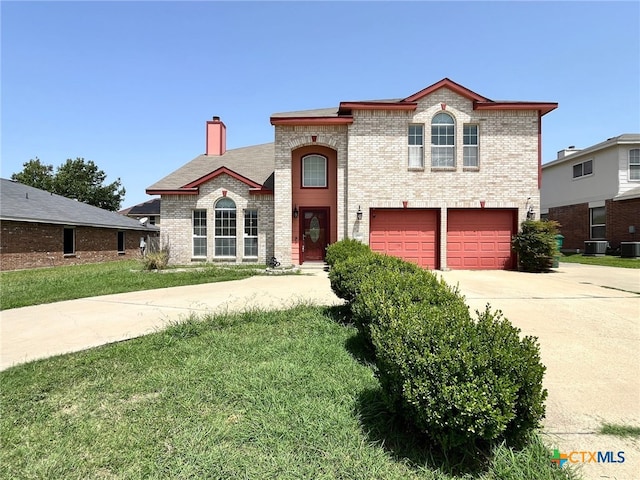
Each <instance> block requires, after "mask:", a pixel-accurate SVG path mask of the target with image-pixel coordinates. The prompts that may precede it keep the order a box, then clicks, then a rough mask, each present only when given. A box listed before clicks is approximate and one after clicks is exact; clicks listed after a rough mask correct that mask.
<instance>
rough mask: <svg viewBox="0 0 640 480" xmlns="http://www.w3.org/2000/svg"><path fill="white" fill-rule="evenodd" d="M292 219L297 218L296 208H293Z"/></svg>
mask: <svg viewBox="0 0 640 480" xmlns="http://www.w3.org/2000/svg"><path fill="white" fill-rule="evenodd" d="M293 218H298V206H297V205H296V206H295V207H293Z"/></svg>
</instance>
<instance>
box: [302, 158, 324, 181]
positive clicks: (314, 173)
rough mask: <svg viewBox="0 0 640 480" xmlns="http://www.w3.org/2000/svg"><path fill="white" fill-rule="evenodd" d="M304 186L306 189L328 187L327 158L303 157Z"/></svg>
mask: <svg viewBox="0 0 640 480" xmlns="http://www.w3.org/2000/svg"><path fill="white" fill-rule="evenodd" d="M302 186H303V187H305V188H326V187H327V158H326V157H323V156H322V155H307V156H305V157H302Z"/></svg>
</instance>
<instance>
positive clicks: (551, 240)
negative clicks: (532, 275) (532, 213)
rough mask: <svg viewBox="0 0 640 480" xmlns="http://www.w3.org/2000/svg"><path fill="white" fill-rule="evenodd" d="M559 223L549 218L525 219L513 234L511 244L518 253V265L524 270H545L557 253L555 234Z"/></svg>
mask: <svg viewBox="0 0 640 480" xmlns="http://www.w3.org/2000/svg"><path fill="white" fill-rule="evenodd" d="M559 227H560V224H559V223H558V222H555V221H551V220H526V221H524V222H522V224H521V225H520V231H519V232H518V233H517V234H516V235H514V236H513V238H512V240H511V245H512V246H513V249H514V251H515V252H516V253H517V254H518V266H519V268H520V269H521V270H524V271H525V272H546V271H549V270H550V269H551V267H552V265H553V257H554V256H556V255H559V254H560V252H559V251H558V244H557V241H556V235H558V233H559Z"/></svg>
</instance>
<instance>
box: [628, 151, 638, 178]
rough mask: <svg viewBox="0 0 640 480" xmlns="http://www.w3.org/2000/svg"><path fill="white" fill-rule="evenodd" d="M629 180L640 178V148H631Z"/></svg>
mask: <svg viewBox="0 0 640 480" xmlns="http://www.w3.org/2000/svg"><path fill="white" fill-rule="evenodd" d="M629 180H640V148H634V149H632V150H629Z"/></svg>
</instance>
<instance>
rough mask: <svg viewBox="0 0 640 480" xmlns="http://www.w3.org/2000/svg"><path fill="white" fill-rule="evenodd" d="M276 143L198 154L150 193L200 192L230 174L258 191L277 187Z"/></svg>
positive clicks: (155, 184)
mask: <svg viewBox="0 0 640 480" xmlns="http://www.w3.org/2000/svg"><path fill="white" fill-rule="evenodd" d="M274 170H275V148H274V144H273V143H264V144H262V145H254V146H251V147H243V148H235V149H233V150H227V151H226V152H225V153H224V154H223V155H204V154H203V155H198V156H197V157H196V158H194V159H193V160H191V161H190V162H189V163H187V164H185V165H183V166H182V167H180V168H179V169H177V170H176V171H174V172H172V173H170V174H169V175H167V176H166V177H164V178H163V179H161V180H159V181H158V182H156V183H154V184H153V185H151V186H150V187H148V188H147V193H148V194H149V195H172V194H173V195H178V194H179V195H196V194H197V193H198V191H199V187H200V185H202V184H203V183H205V182H207V181H209V180H212V179H213V178H215V177H217V176H218V175H222V174H227V175H230V176H231V177H233V178H236V179H237V180H240V181H241V182H243V183H245V184H247V185H248V186H249V188H251V189H254V191H256V192H257V191H265V190H267V191H271V190H273V172H274Z"/></svg>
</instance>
